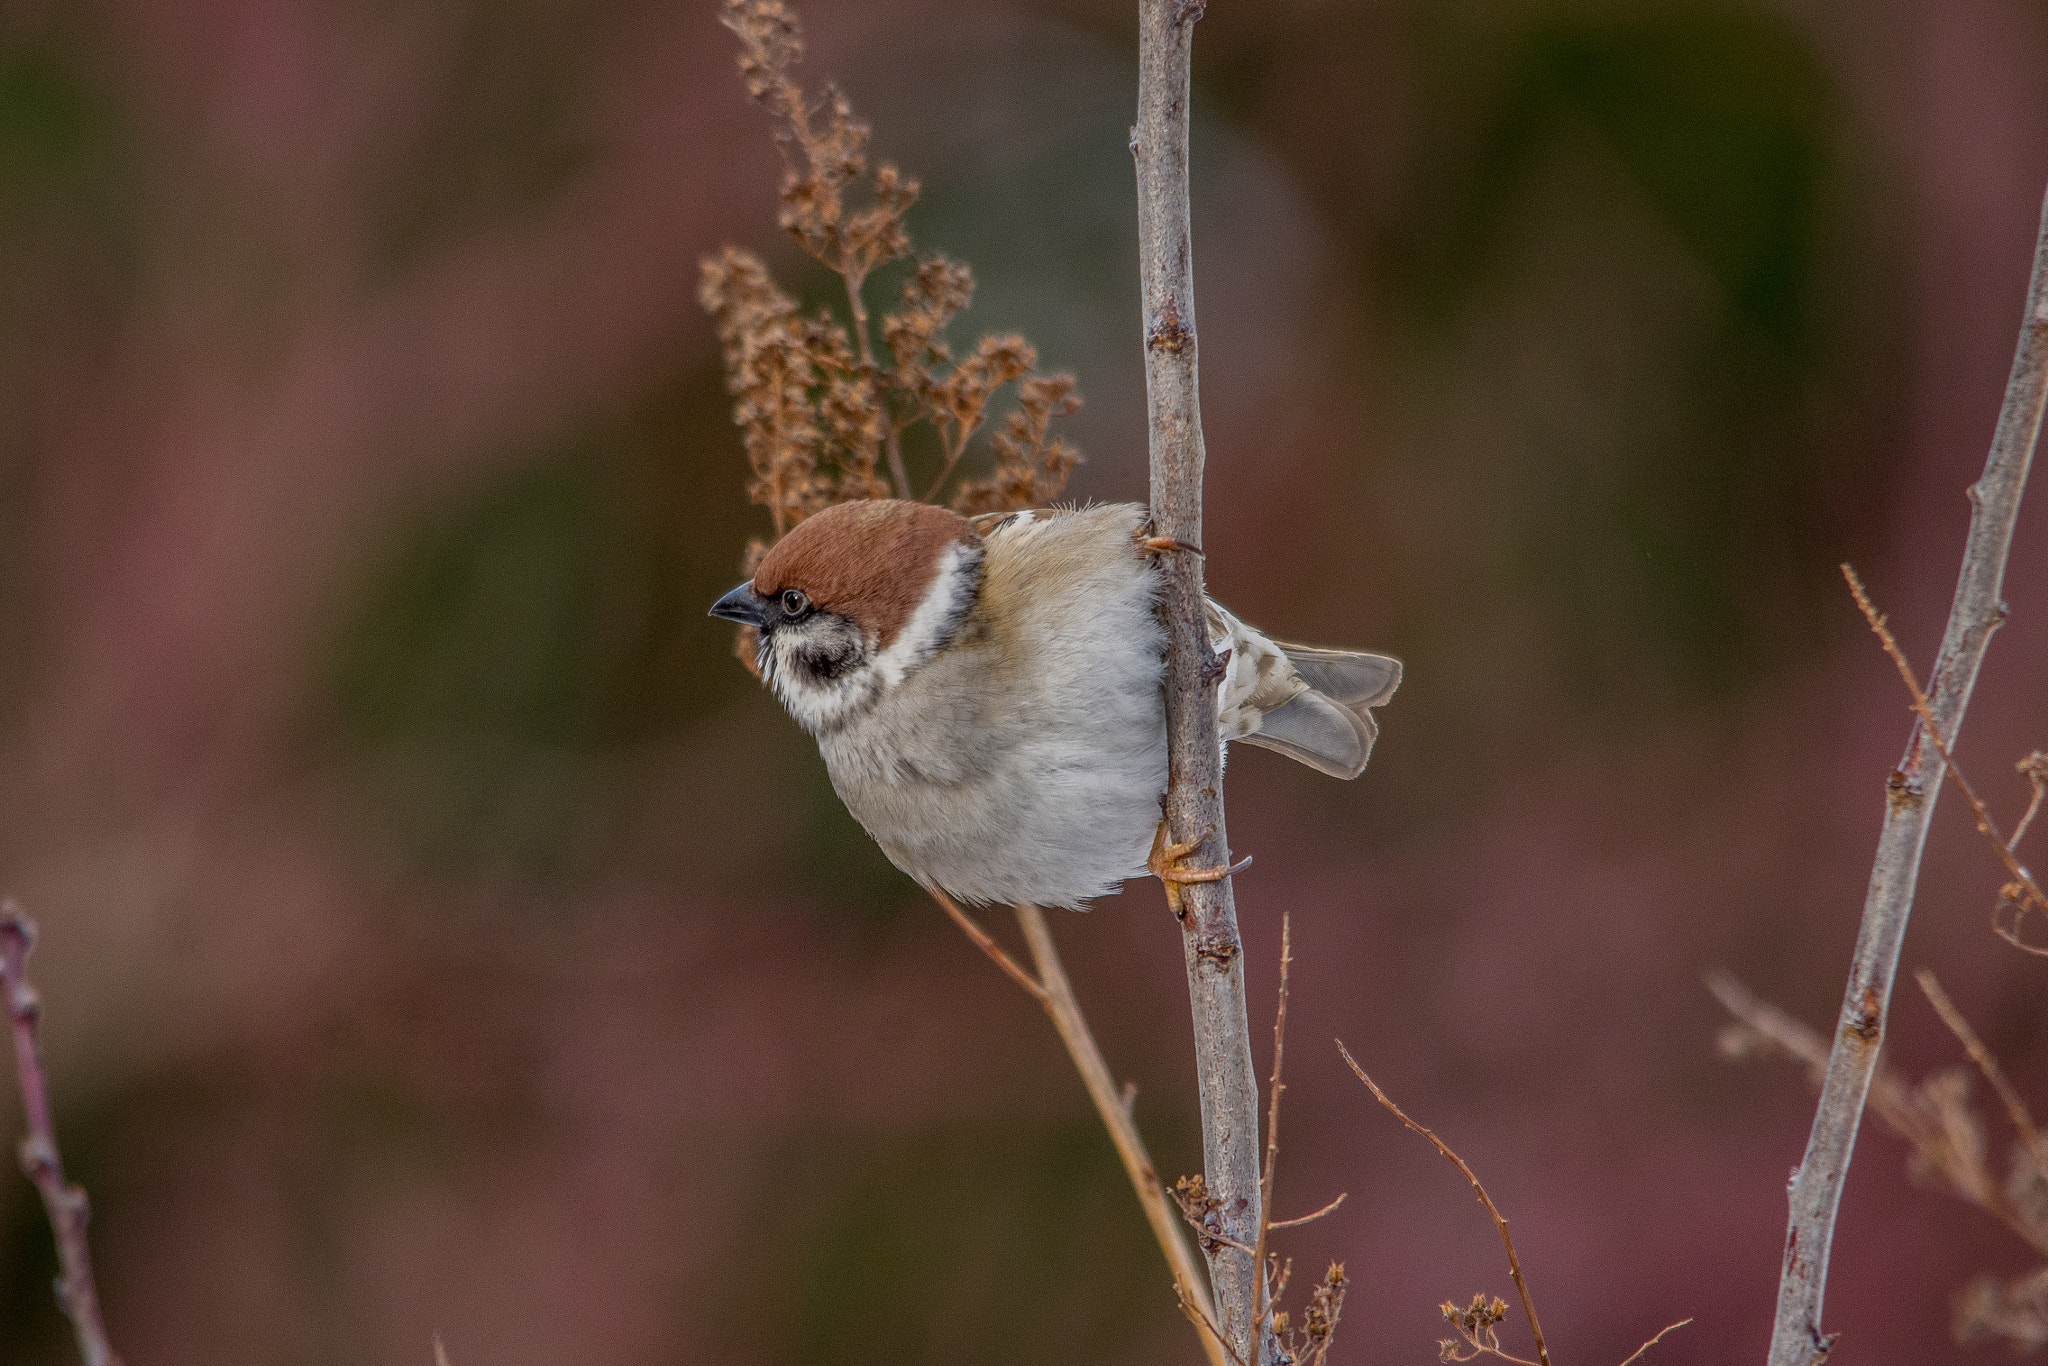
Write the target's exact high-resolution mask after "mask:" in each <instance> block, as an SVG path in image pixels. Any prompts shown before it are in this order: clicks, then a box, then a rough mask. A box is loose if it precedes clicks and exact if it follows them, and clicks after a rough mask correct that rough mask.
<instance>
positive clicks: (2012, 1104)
mask: <svg viewBox="0 0 2048 1366" xmlns="http://www.w3.org/2000/svg"><path fill="white" fill-rule="evenodd" d="M1918 976H1919V982H1920V987H1921V990H1922V991H1924V992H1925V993H1926V994H1927V998H1928V1000H1929V1001H1930V1002H1931V1003H1932V1004H1933V1005H1934V1008H1935V1010H1936V1012H1937V1013H1939V1014H1940V1015H1941V1017H1942V1020H1943V1022H1944V1023H1945V1024H1947V1025H1948V1026H1949V1028H1950V1029H1951V1030H1952V1031H1954V1033H1955V1034H1956V1037H1957V1038H1958V1039H1959V1040H1960V1041H1961V1042H1962V1044H1963V1047H1964V1050H1965V1051H1966V1052H1967V1053H1968V1054H1969V1055H1970V1058H1971V1060H1972V1061H1973V1062H1974V1063H1975V1064H1976V1068H1977V1072H1980V1073H1982V1074H1983V1076H1984V1078H1985V1080H1986V1081H1987V1082H1989V1083H1990V1085H1991V1087H1992V1089H1993V1090H1994V1091H1995V1092H1996V1093H1997V1094H1998V1097H1999V1099H2000V1100H2001V1102H2002V1103H2003V1106H2004V1109H2005V1111H2006V1116H2007V1119H2008V1120H2009V1122H2010V1124H2011V1127H2012V1129H2013V1131H2014V1133H2015V1135H2016V1138H2015V1141H2014V1143H2013V1146H2012V1152H2011V1155H2010V1157H2009V1158H2008V1159H2007V1161H2006V1164H2005V1166H2006V1170H2005V1174H2004V1175H2003V1176H2002V1177H2001V1176H2000V1175H1999V1174H1998V1173H1997V1172H1996V1171H1995V1169H1994V1165H1993V1160H1992V1156H1991V1154H1992V1144H1991V1140H1990V1136H1989V1130H1988V1128H1987V1126H1986V1124H1985V1121H1984V1117H1983V1116H1982V1115H1981V1114H1980V1113H1979V1112H1978V1110H1977V1108H1976V1106H1975V1105H1974V1104H1973V1102H1972V1095H1971V1093H1972V1090H1973V1087H1974V1082H1975V1074H1974V1073H1972V1072H1971V1070H1970V1069H1968V1068H1966V1067H1961V1066H1957V1067H1949V1068H1944V1069H1942V1070H1941V1071H1939V1072H1936V1073H1934V1074H1933V1075H1932V1076H1929V1077H1927V1078H1925V1079H1923V1080H1922V1081H1920V1082H1919V1083H1918V1084H1914V1083H1911V1082H1908V1081H1907V1080H1906V1079H1905V1078H1904V1077H1901V1076H1900V1075H1899V1074H1898V1073H1897V1072H1894V1071H1892V1070H1891V1069H1890V1068H1883V1067H1881V1068H1879V1069H1878V1072H1877V1075H1876V1076H1875V1077H1874V1078H1873V1079H1872V1082H1871V1087H1870V1106H1871V1108H1872V1109H1874V1110H1875V1111H1877V1114H1878V1117H1879V1118H1880V1119H1882V1120H1883V1121H1884V1122H1885V1124H1886V1125H1887V1126H1889V1127H1890V1128H1891V1130H1892V1131H1893V1132H1894V1133H1896V1134H1898V1135H1899V1137H1901V1138H1903V1139H1905V1140H1906V1142H1907V1143H1908V1144H1909V1145H1911V1149H1912V1153H1911V1156H1910V1157H1909V1159H1908V1164H1907V1169H1908V1171H1910V1172H1911V1174H1912V1176H1913V1179H1914V1180H1915V1181H1919V1182H1922V1183H1925V1184H1927V1185H1932V1186H1939V1187H1942V1188H1944V1189H1946V1190H1947V1191H1948V1192H1949V1193H1950V1194H1952V1195H1954V1196H1956V1197H1957V1198H1958V1199H1961V1200H1965V1201H1968V1202H1969V1203H1970V1204H1972V1205H1975V1206H1976V1207H1977V1208H1978V1209H1980V1210H1983V1211H1984V1212H1985V1213H1986V1214H1989V1215H1990V1216H1991V1217H1992V1218H1994V1219H1996V1220H1998V1221H1999V1222H2000V1223H2002V1224H2004V1225H2005V1226H2006V1227H2007V1228H2009V1229H2011V1230H2012V1231H2013V1233H2014V1234H2016V1235H2018V1237H2019V1238H2021V1239H2022V1240H2023V1241H2024V1242H2026V1243H2027V1245H2028V1246H2029V1247H2031V1248H2032V1249H2033V1250H2034V1251H2035V1252H2036V1253H2038V1254H2039V1255H2040V1256H2042V1257H2043V1258H2048V1141H2044V1139H2043V1136H2042V1134H2041V1132H2040V1130H2039V1129H2038V1128H2037V1127H2036V1125H2035V1123H2034V1120H2033V1116H2032V1115H2031V1114H2030V1113H2029V1112H2028V1110H2027V1107H2026V1104H2025V1102H2024V1101H2022V1100H2021V1099H2020V1096H2019V1094H2018V1092H2017V1091H2015V1090H2014V1089H2013V1087H2012V1084H2011V1082H2010V1081H2008V1080H2007V1079H2006V1077H2005V1073H2004V1071H2003V1069H2002V1068H2000V1067H1999V1065H1998V1061H1997V1059H1996V1058H1994V1057H1993V1056H1992V1054H1991V1052H1990V1050H1989V1049H1988V1048H1986V1047H1985V1046H1984V1044H1983V1042H1982V1040H1980V1039H1979V1038H1978V1037H1977V1035H1976V1032H1975V1031H1974V1030H1972V1029H1971V1028H1970V1026H1969V1024H1968V1022H1967V1021H1965V1020H1964V1019H1963V1017H1962V1015H1961V1013H1960V1012H1958V1011H1957V1010H1956V1008H1955V1007H1954V1006H1953V1005H1952V1004H1950V1002H1949V1000H1948V997H1947V995H1946V994H1945V993H1944V992H1943V991H1942V989H1941V985H1940V983H1938V982H1936V981H1935V980H1934V975H1933V974H1932V973H1930V972H1926V971H1924V970H1923V971H1922V972H1920V973H1919V974H1918ZM1710 985H1711V986H1712V988H1713V991H1714V994H1715V995H1716V996H1718V997H1719V998H1720V999H1721V1002H1722V1004H1723V1005H1725V1006H1727V1007H1728V1009H1729V1011H1730V1012H1731V1013H1732V1014H1733V1015H1734V1016H1735V1019H1736V1022H1735V1023H1733V1024H1731V1025H1729V1026H1728V1027H1727V1028H1726V1029H1724V1030H1723V1031H1722V1034H1721V1050H1722V1052H1723V1053H1724V1054H1726V1055H1728V1056H1730V1057H1747V1056H1753V1055H1771V1054H1775V1055H1779V1056H1783V1057H1787V1058H1790V1059H1792V1060H1793V1061H1796V1062H1800V1063H1803V1064H1805V1066H1806V1069H1807V1072H1808V1075H1809V1078H1810V1080H1812V1081H1813V1083H1814V1084H1815V1085H1816V1086H1817V1085H1819V1084H1820V1080H1821V1078H1822V1077H1823V1076H1825V1075H1826V1072H1827V1064H1828V1042H1827V1040H1826V1039H1824V1038H1822V1037H1821V1035H1820V1034H1819V1033H1817V1032H1815V1031H1814V1030H1812V1029H1809V1028H1807V1027H1806V1026H1805V1025H1804V1024H1802V1023H1800V1022H1799V1021H1798V1020H1795V1019H1793V1018H1792V1017H1791V1016H1789V1015H1787V1014H1785V1013H1784V1012H1783V1011H1781V1010H1779V1009H1777V1008H1776V1007H1775V1006H1772V1005H1769V1004H1767V1003H1766V1002H1763V1001H1761V1000H1758V999H1757V998H1756V997H1755V996H1753V995H1751V994H1750V993H1749V991H1748V990H1747V989H1745V988H1744V987H1742V986H1741V985H1740V984H1739V983H1737V982H1735V981H1734V980H1733V979H1732V978H1727V977H1717V978H1715V979H1714V980H1713V981H1712V982H1711V983H1710ZM1953 1307H1954V1324H1953V1326H1954V1329H1955V1334H1956V1338H1957V1340H1958V1341H1960V1342H1964V1343H1969V1342H1974V1341H1979V1340H1982V1339H1986V1338H2003V1339H2005V1340H2006V1341H2008V1342H2010V1343H2011V1344H2012V1345H2013V1346H2014V1347H2016V1348H2028V1347H2038V1346H2040V1345H2042V1344H2043V1343H2048V1266H2043V1267H2041V1268H2039V1269H2037V1270H2034V1271H2031V1272H2028V1273H2027V1274H2025V1275H2022V1276H2017V1277H2013V1278H2011V1279H2008V1280H2004V1281H2001V1280H1999V1279H1998V1278H1996V1277H1993V1276H1988V1275H1987V1276H1980V1277H1978V1278H1977V1279H1976V1280H1974V1281H1972V1282H1970V1283H1969V1284H1968V1285H1966V1286H1964V1287H1963V1288H1962V1289H1961V1290H1959V1291H1958V1292H1957V1293H1956V1295H1955V1297H1954V1300H1953Z"/></svg>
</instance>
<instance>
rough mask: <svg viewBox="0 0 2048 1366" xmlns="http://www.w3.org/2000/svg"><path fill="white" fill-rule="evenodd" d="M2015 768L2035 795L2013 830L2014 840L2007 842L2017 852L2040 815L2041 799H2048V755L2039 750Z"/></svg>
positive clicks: (2030, 799)
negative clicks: (2036, 817) (2024, 776)
mask: <svg viewBox="0 0 2048 1366" xmlns="http://www.w3.org/2000/svg"><path fill="white" fill-rule="evenodd" d="M2013 767H2014V768H2016V769H2018V770H2019V771H2020V772H2021V773H2023V774H2025V775H2026V779H2027V785H2028V786H2029V787H2031V788H2033V789H2034V795H2033V796H2032V797H2031V798H2029V799H2028V801H2027V812H2026V814H2025V815H2024V816H2021V817H2020V823H2019V824H2018V825H2016V826H2014V827H2013V828H2012V838H2011V839H2009V840H2007V841H2006V842H2005V847H2006V848H2007V849H2009V850H2014V851H2017V850H2018V849H2019V847H2020V841H2021V840H2023V839H2025V838H2026V837H2027V827H2028V826H2030V825H2032V824H2033V823H2034V817H2035V816H2037V815H2039V814H2040V811H2041V798H2043V797H2048V754H2043V753H2042V752H2041V751H2040V750H2038V749H2037V750H2035V751H2034V752H2033V753H2032V754H2029V755H2028V756H2027V757H2026V758H2024V759H2022V760H2020V761H2019V762H2018V763H2017V764H2014V765H2013Z"/></svg>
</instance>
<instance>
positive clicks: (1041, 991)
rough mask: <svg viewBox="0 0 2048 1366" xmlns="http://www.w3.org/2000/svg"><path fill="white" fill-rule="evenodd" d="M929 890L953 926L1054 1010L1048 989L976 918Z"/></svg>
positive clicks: (1048, 1007) (939, 893) (933, 889)
mask: <svg viewBox="0 0 2048 1366" xmlns="http://www.w3.org/2000/svg"><path fill="white" fill-rule="evenodd" d="M925 890H927V891H929V892H930V893H931V894H932V900H934V901H936V902H938V903H939V909H940V910H942V911H944V912H945V913H946V914H947V915H949V916H951V917H952V919H953V923H954V924H955V925H958V926H959V927H960V932H961V933H962V934H964V935H966V936H967V937H968V938H969V939H971V940H973V941H974V946H975V947H976V948H978V949H980V950H981V951H982V952H983V953H985V954H987V955H988V956H989V958H990V960H991V961H993V962H994V963H995V965H996V966H997V967H999V968H1001V969H1002V970H1003V971H1004V972H1006V973H1008V974H1009V975H1010V980H1011V981H1013V982H1015V983H1016V984H1017V985H1018V986H1020V987H1022V988H1024V990H1026V991H1028V992H1030V993H1031V995H1032V997H1033V999H1035V1000H1036V1001H1037V1002H1038V1003H1039V1004H1040V1005H1042V1006H1044V1007H1045V1008H1046V1009H1047V1010H1048V1011H1050V1010H1051V1009H1052V998H1051V997H1050V996H1049V995H1048V994H1047V993H1046V990H1045V988H1044V986H1042V985H1041V984H1040V983H1039V980H1038V979H1037V978H1036V977H1033V976H1032V975H1031V974H1030V973H1028V972H1026V971H1024V968H1023V965H1022V964H1020V963H1019V962H1018V961H1017V960H1016V959H1014V958H1012V957H1010V955H1009V954H1008V953H1007V952H1005V951H1004V949H1003V946H1002V945H1001V944H998V943H997V942H996V941H995V940H994V939H993V938H992V937H991V936H990V935H989V932H988V931H987V930H984V929H983V928H982V927H981V926H979V925H977V924H976V923H975V922H974V917H972V916H970V915H968V914H967V912H965V911H963V910H961V909H960V908H959V907H958V906H957V905H955V904H954V902H953V898H952V897H950V896H947V895H946V894H945V893H944V892H942V891H940V890H939V889H938V888H936V887H928V888H926V889H925Z"/></svg>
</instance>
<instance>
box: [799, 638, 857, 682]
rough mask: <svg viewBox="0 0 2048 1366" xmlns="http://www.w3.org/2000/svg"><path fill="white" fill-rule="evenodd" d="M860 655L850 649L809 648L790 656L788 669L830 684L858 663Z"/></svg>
mask: <svg viewBox="0 0 2048 1366" xmlns="http://www.w3.org/2000/svg"><path fill="white" fill-rule="evenodd" d="M859 658H860V653H859V651H857V650H850V649H838V650H835V649H831V648H829V647H825V646H810V647H807V648H805V649H801V650H797V651H795V652H793V653H792V654H791V655H790V658H789V662H790V667H792V668H794V669H796V670H797V671H798V672H800V673H803V674H805V675H807V676H808V677H810V678H813V679H815V680H817V681H818V682H820V683H830V682H832V681H833V680H834V679H836V678H838V677H839V676H840V675H841V674H843V673H845V672H846V671H847V670H848V669H850V668H852V667H853V666H854V664H855V663H857V662H858V661H859Z"/></svg>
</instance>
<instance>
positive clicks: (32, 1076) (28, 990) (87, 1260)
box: [0, 901, 121, 1366]
mask: <svg viewBox="0 0 2048 1366" xmlns="http://www.w3.org/2000/svg"><path fill="white" fill-rule="evenodd" d="M35 942H36V927H35V922H33V921H31V920H30V919H29V918H28V917H27V916H26V915H23V914H22V912H21V908H20V907H19V906H17V905H15V904H14V903H13V902H12V901H8V902H5V903H0V988H4V989H5V991H6V993H7V1014H8V1017H9V1019H10V1020H11V1021H12V1023H13V1026H14V1067H15V1072H16V1075H17V1076H18V1077H19V1078H20V1081H21V1105H22V1110H23V1111H24V1117H25V1118H26V1120H27V1122H28V1137H27V1138H24V1139H23V1140H22V1141H21V1169H22V1171H23V1173H25V1174H26V1175H27V1177H28V1179H29V1180H31V1181H33V1182H34V1183H35V1187H36V1191H37V1193H39V1194H40V1195H41V1196H42V1197H43V1211H44V1213H46V1214H48V1215H49V1217H50V1230H51V1232H52V1233H54V1234H55V1235H56V1239H57V1266H58V1276H57V1303H58V1304H60V1305H62V1306H63V1309H64V1313H65V1315H66V1316H67V1317H69V1318H70V1320H71V1329H72V1332H73V1333H74V1334H75V1335H76V1336H77V1338H78V1353H79V1355H80V1356H82V1357H84V1358H85V1366H121V1358H120V1357H119V1356H117V1355H116V1354H115V1352H114V1349H113V1347H112V1346H111V1345H110V1344H109V1343H108V1341H107V1328H106V1324H105V1323H104V1322H102V1321H101V1318H100V1297H99V1292H98V1290H97V1289H95V1288H94V1285H93V1278H92V1252H91V1250H90V1249H89V1248H88V1247H87V1245H86V1238H85V1226H86V1221H87V1220H88V1219H89V1218H90V1217H91V1208H90V1206H89V1205H88V1204H87V1202H86V1198H85V1192H84V1191H83V1190H81V1189H80V1188H79V1187H77V1186H74V1185H71V1184H70V1183H68V1182H67V1181H66V1180H65V1179H64V1158H63V1156H62V1155H61V1154H60V1153H59V1152H58V1151H57V1128H56V1123H55V1118H54V1114H53V1112H52V1110H51V1108H50V1087H49V1083H48V1082H47V1081H45V1080H44V1078H43V1056H42V1047H41V1045H40V1043H39V1042H38V1041H37V1039H36V1022H37V1021H38V1020H39V1019H40V1018H41V1016H42V1002H41V1000H40V998H39V997H38V996H37V995H36V989H35V988H34V987H33V986H31V985H29V980H28V956H29V953H30V952H31V951H32V950H33V949H34V948H35Z"/></svg>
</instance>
